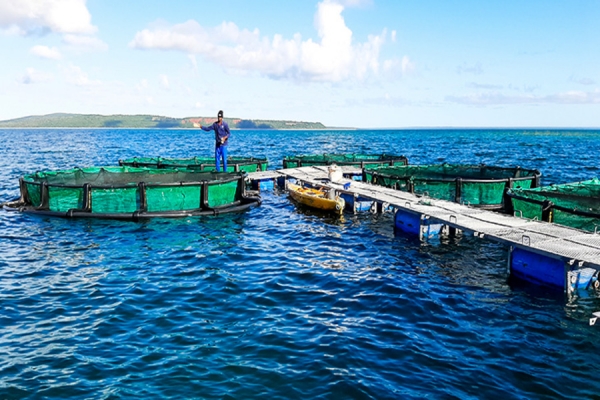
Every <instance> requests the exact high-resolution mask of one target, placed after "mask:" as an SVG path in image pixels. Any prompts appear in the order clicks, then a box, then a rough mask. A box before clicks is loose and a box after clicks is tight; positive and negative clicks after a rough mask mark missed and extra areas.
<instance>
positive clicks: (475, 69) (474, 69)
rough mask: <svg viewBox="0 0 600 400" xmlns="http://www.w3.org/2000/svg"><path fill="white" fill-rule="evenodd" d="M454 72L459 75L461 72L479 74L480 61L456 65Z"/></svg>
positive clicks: (480, 70)
mask: <svg viewBox="0 0 600 400" xmlns="http://www.w3.org/2000/svg"><path fill="white" fill-rule="evenodd" d="M456 72H457V73H458V74H459V75H462V74H473V75H481V74H482V73H483V68H482V67H481V64H480V63H477V64H474V65H466V64H462V65H459V66H458V67H456Z"/></svg>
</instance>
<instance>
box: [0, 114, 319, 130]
mask: <svg viewBox="0 0 600 400" xmlns="http://www.w3.org/2000/svg"><path fill="white" fill-rule="evenodd" d="M224 120H225V121H226V122H227V123H228V124H229V126H230V127H231V128H238V129H326V128H327V127H326V126H325V125H323V124H322V123H320V122H304V121H276V120H261V119H242V118H225V119H224ZM214 121H216V118H215V117H188V118H171V117H163V116H159V115H121V114H116V115H98V114H64V113H57V114H48V115H32V116H29V117H22V118H15V119H9V120H5V121H0V128H163V129H168V128H200V125H209V124H211V123H213V122H214Z"/></svg>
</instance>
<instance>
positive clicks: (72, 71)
mask: <svg viewBox="0 0 600 400" xmlns="http://www.w3.org/2000/svg"><path fill="white" fill-rule="evenodd" d="M65 76H66V81H67V82H69V83H72V84H74V85H76V86H97V85H100V84H101V82H100V81H98V80H91V79H90V78H89V77H88V75H87V74H86V73H85V72H83V70H82V69H81V68H80V67H78V66H76V65H73V64H71V65H69V66H68V67H67V68H66V69H65Z"/></svg>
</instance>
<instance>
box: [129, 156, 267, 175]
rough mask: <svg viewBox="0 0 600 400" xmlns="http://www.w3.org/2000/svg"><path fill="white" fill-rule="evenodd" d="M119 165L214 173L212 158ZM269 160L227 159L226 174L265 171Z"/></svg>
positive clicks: (139, 160)
mask: <svg viewBox="0 0 600 400" xmlns="http://www.w3.org/2000/svg"><path fill="white" fill-rule="evenodd" d="M119 165H121V166H130V167H149V168H171V169H172V168H179V169H181V168H185V169H189V170H193V171H215V170H216V166H215V158H214V157H191V158H162V157H134V158H128V159H125V160H119ZM268 166H269V160H268V159H267V158H266V157H265V158H256V157H227V172H239V171H243V172H258V171H266V170H267V167H268Z"/></svg>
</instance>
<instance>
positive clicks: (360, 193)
mask: <svg viewBox="0 0 600 400" xmlns="http://www.w3.org/2000/svg"><path fill="white" fill-rule="evenodd" d="M341 168H342V170H343V173H344V176H345V177H349V178H352V177H357V176H360V175H361V169H359V168H355V167H350V168H349V167H341ZM247 179H248V180H249V181H250V182H251V184H252V187H253V188H254V189H255V190H272V189H273V188H274V187H275V186H278V187H281V188H283V187H285V181H286V180H289V179H294V180H296V181H302V182H304V183H306V184H309V185H315V186H323V187H327V188H332V189H334V190H336V192H337V193H338V194H339V195H340V196H341V197H343V198H344V199H345V200H346V210H347V211H349V212H355V213H356V212H360V211H366V210H370V211H371V212H388V211H393V212H394V213H395V217H394V224H395V229H396V230H397V231H400V232H404V233H406V234H414V235H417V236H418V237H419V238H420V239H421V240H426V239H429V238H433V237H437V236H440V235H453V234H455V233H456V232H457V231H462V232H465V233H469V234H473V235H474V236H476V237H479V238H482V239H483V238H485V239H490V240H493V241H496V242H500V243H503V244H505V245H508V246H509V255H508V268H509V271H510V273H511V274H513V275H515V276H518V277H520V278H523V279H527V280H529V281H534V282H537V283H543V284H549V285H552V286H558V287H562V288H563V289H564V290H566V291H569V292H570V291H573V290H577V289H587V288H590V287H594V288H596V289H597V288H599V287H600V281H599V275H600V234H596V233H590V232H586V231H581V230H578V229H574V228H569V227H565V226H561V225H555V224H551V223H548V222H543V221H536V220H530V219H524V218H518V217H513V216H510V215H506V214H499V213H496V212H492V211H486V210H483V209H480V208H475V207H469V206H467V205H461V204H457V203H453V202H449V201H443V200H436V199H430V198H427V197H417V196H415V195H413V194H411V193H408V192H402V191H399V190H395V189H390V188H386V187H383V186H376V185H371V184H368V183H365V182H361V181H357V180H355V179H348V178H344V179H341V180H340V181H338V182H335V183H334V182H331V181H330V180H329V179H328V169H327V167H301V168H292V169H282V170H273V171H263V172H253V173H250V174H248V178H247Z"/></svg>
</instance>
